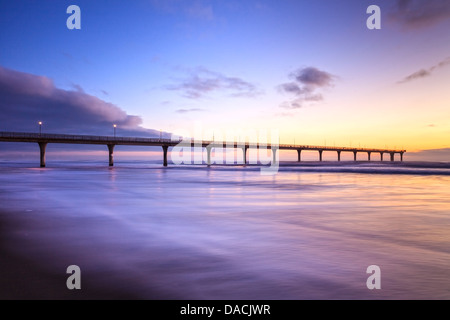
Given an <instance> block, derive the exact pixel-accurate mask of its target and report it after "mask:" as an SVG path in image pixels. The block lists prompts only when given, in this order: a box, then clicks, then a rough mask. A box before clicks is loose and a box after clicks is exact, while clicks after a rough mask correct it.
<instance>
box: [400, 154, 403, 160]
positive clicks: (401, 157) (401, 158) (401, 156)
mask: <svg viewBox="0 0 450 320" xmlns="http://www.w3.org/2000/svg"><path fill="white" fill-rule="evenodd" d="M400 161H402V162H403V152H400Z"/></svg>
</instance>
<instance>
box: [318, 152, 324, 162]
mask: <svg viewBox="0 0 450 320" xmlns="http://www.w3.org/2000/svg"><path fill="white" fill-rule="evenodd" d="M322 153H323V150H319V161H322Z"/></svg>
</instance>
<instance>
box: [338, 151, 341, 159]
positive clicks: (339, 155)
mask: <svg viewBox="0 0 450 320" xmlns="http://www.w3.org/2000/svg"><path fill="white" fill-rule="evenodd" d="M337 154H338V161H341V151H338V152H337Z"/></svg>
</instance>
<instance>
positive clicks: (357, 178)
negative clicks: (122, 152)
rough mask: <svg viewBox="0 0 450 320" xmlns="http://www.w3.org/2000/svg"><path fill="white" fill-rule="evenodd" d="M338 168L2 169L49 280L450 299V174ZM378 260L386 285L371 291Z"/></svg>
mask: <svg viewBox="0 0 450 320" xmlns="http://www.w3.org/2000/svg"><path fill="white" fill-rule="evenodd" d="M383 168H387V171H388V172H389V170H393V169H392V168H391V167H389V166H386V165H385V164H383V166H379V167H376V168H375V170H383ZM347 169H348V168H347ZM350 169H351V170H353V168H350ZM350 169H349V170H347V171H351V170H350ZM372 169H373V168H372ZM395 170H398V168H395ZM420 170H422V169H420ZM326 171H327V170H322V171H320V170H309V171H308V170H304V171H301V172H299V171H298V170H297V169H296V168H295V167H284V168H281V171H280V172H279V173H278V174H276V175H274V176H261V175H260V174H259V171H258V170H254V168H243V167H235V168H229V167H212V168H210V169H207V168H205V167H201V166H199V167H190V168H182V167H180V168H174V167H172V168H168V169H163V168H160V167H159V166H138V165H136V166H133V165H128V166H124V167H114V168H105V167H104V166H102V165H98V166H94V165H85V166H81V167H76V166H74V165H70V166H64V165H61V166H59V167H58V166H56V167H55V168H46V169H33V168H20V167H12V166H9V167H8V166H3V167H0V200H1V202H0V203H1V205H0V210H2V211H3V213H2V216H3V217H4V218H7V219H11V220H13V221H14V228H12V229H10V230H9V231H8V234H7V239H9V242H8V245H9V247H10V248H11V249H12V250H14V251H15V252H17V253H18V254H21V255H23V256H24V257H27V259H29V260H30V261H33V263H36V264H40V265H42V266H43V267H45V268H47V269H48V270H49V272H56V271H54V270H55V269H57V268H62V266H68V265H70V264H77V265H79V266H80V267H81V269H82V270H83V274H87V275H89V276H88V277H87V279H88V280H85V281H84V282H83V283H85V285H86V286H87V287H88V288H89V284H90V285H91V286H96V287H99V288H110V289H112V290H121V291H127V292H130V293H132V294H133V295H135V296H137V297H141V298H162V299H165V298H175V299H177V298H181V299H341V298H342V299H348V298H350V299H379V298H387V299H392V298H394V299H398V298H400V299H403V298H413V299H436V298H438V299H449V298H450V268H449V266H450V232H449V231H450V201H449V199H450V197H449V190H450V188H449V186H450V176H449V175H445V174H442V175H436V174H434V175H431V174H430V175H428V174H426V175H423V174H420V172H417V174H414V172H408V174H371V173H361V172H356V173H352V172H344V173H342V172H326ZM331 171H333V170H331ZM373 264H375V265H378V266H380V268H381V275H382V277H381V279H382V289H381V290H368V289H367V287H366V280H367V277H368V276H369V275H368V274H366V268H367V267H368V266H369V265H373ZM86 283H87V284H86ZM85 290H88V289H85Z"/></svg>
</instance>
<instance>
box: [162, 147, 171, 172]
mask: <svg viewBox="0 0 450 320" xmlns="http://www.w3.org/2000/svg"><path fill="white" fill-rule="evenodd" d="M162 148H163V154H164V155H163V165H164V167H167V149H169V146H162Z"/></svg>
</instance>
